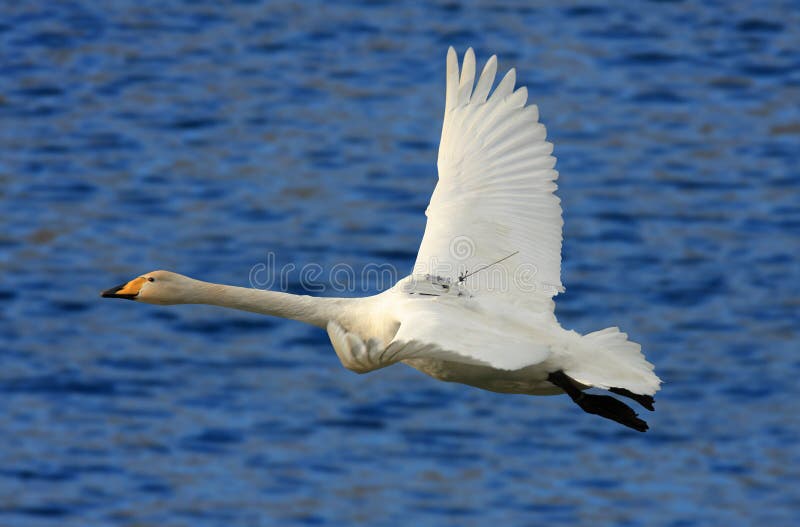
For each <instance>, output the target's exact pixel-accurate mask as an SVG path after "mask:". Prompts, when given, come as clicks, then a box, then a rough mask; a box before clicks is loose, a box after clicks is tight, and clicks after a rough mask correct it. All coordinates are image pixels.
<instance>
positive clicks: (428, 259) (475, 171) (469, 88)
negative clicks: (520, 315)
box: [414, 48, 563, 309]
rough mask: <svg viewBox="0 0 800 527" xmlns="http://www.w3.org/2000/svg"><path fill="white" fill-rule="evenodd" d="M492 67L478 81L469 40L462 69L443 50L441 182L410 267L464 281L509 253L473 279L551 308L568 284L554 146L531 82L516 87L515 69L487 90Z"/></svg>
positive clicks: (470, 283)
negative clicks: (532, 98) (531, 100)
mask: <svg viewBox="0 0 800 527" xmlns="http://www.w3.org/2000/svg"><path fill="white" fill-rule="evenodd" d="M496 70H497V58H496V57H495V56H492V57H491V58H490V59H489V61H488V62H487V63H486V66H485V67H484V68H483V72H482V73H481V76H480V78H479V80H478V83H477V85H475V86H474V87H473V83H474V80H475V54H474V53H473V51H472V48H470V49H468V50H467V52H466V54H465V55H464V64H463V68H462V71H461V75H460V76H459V71H458V58H457V56H456V52H455V50H454V49H453V48H450V50H449V51H448V53H447V94H446V100H445V114H444V126H443V128H442V138H441V143H440V145H439V160H438V167H439V182H438V184H437V185H436V189H435V190H434V192H433V196H432V197H431V201H430V205H429V206H428V209H427V211H426V212H425V214H426V216H427V217H428V223H427V225H426V227H425V235H424V236H423V239H422V245H421V246H420V250H419V254H418V256H417V262H416V264H415V267H414V273H415V274H431V275H438V276H442V277H447V278H450V279H452V280H458V279H459V277H463V276H464V275H465V274H469V273H473V272H476V271H478V270H479V269H481V268H483V267H485V266H488V265H490V264H492V263H493V262H497V261H498V260H501V259H503V258H506V257H509V256H510V255H513V256H510V257H509V258H507V259H506V260H503V261H502V262H499V263H497V264H495V265H492V267H491V268H490V269H487V270H486V271H481V272H478V273H476V274H475V275H474V276H472V275H471V276H469V277H468V278H467V279H466V280H465V281H464V283H465V285H466V286H467V288H468V289H470V290H471V291H476V290H479V291H481V292H484V291H491V292H495V293H504V294H507V295H510V296H511V297H513V298H514V299H515V300H521V301H525V300H529V301H531V302H532V303H539V304H541V305H548V306H551V309H552V302H550V301H549V299H550V297H552V296H554V295H555V294H557V293H558V292H559V291H563V287H562V285H561V276H560V275H561V228H562V225H563V221H562V219H561V206H560V205H559V199H558V198H557V197H556V196H555V194H554V191H555V190H556V188H557V187H556V184H555V180H556V178H557V177H558V173H557V172H556V171H555V170H554V169H553V167H554V166H555V163H556V160H555V158H554V157H553V156H551V155H550V154H551V152H552V150H553V145H552V144H551V143H548V142H546V141H545V135H546V131H545V127H544V125H542V124H541V123H539V122H538V118H539V113H538V109H537V107H536V106H535V105H533V106H525V103H526V101H527V98H528V91H527V88H525V87H521V88H519V89H517V90H516V91H515V90H514V83H515V78H516V74H515V71H514V70H513V69H512V70H510V71H509V72H508V73H507V74H506V76H505V77H504V78H503V80H502V81H500V84H498V86H497V87H496V88H495V89H494V92H493V93H492V94H491V96H489V93H490V91H491V88H492V84H493V83H494V77H495V73H496ZM542 301H546V302H545V303H544V304H542Z"/></svg>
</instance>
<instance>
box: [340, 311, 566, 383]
mask: <svg viewBox="0 0 800 527" xmlns="http://www.w3.org/2000/svg"><path fill="white" fill-rule="evenodd" d="M464 302H467V300H464V299H459V301H445V300H441V299H431V298H427V297H422V298H420V299H412V300H408V301H407V303H405V304H404V306H403V307H402V308H399V309H398V312H397V314H398V317H399V322H400V327H399V329H398V331H397V333H396V334H395V336H394V338H393V339H392V341H391V342H389V343H388V344H386V345H384V344H382V343H381V342H380V341H378V340H377V339H370V340H369V341H364V340H363V339H362V338H361V337H360V336H359V335H357V334H355V333H351V332H349V331H347V330H345V329H344V328H343V327H342V326H340V325H339V324H338V323H336V322H333V321H331V322H329V323H328V336H329V337H330V339H331V343H332V344H333V348H334V349H335V350H336V354H337V355H338V356H339V360H341V362H342V365H344V367H346V368H347V369H349V370H352V371H355V372H357V373H366V372H369V371H373V370H377V369H379V368H385V367H386V366H390V365H392V364H395V363H397V362H400V361H404V360H409V359H437V360H444V361H451V362H459V363H464V364H474V365H479V366H489V367H492V368H496V369H501V370H518V369H520V368H524V367H526V366H531V365H533V364H538V363H540V362H542V361H544V360H545V359H547V358H548V357H550V355H551V351H550V347H549V346H548V345H546V344H544V343H541V344H537V343H536V341H535V340H534V339H532V338H531V336H530V335H526V334H524V333H523V332H522V331H521V330H520V326H519V325H516V324H514V323H513V322H511V321H509V317H507V316H501V317H493V316H491V314H490V313H487V312H485V311H478V310H477V309H470V308H469V307H466V306H465V304H464ZM473 307H475V306H473ZM550 316H552V315H550ZM526 321H531V319H530V317H527V318H526Z"/></svg>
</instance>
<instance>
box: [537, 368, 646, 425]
mask: <svg viewBox="0 0 800 527" xmlns="http://www.w3.org/2000/svg"><path fill="white" fill-rule="evenodd" d="M547 380H548V381H550V382H551V383H552V384H554V385H556V386H558V387H559V388H561V389H562V390H564V392H566V394H567V395H569V397H570V398H571V399H572V400H573V401H574V402H575V404H577V405H578V406H580V407H581V408H582V409H583V411H584V412H586V413H590V414H595V415H599V416H600V417H605V418H606V419H611V420H612V421H616V422H617V423H619V424H622V425H625V426H627V427H629V428H633V429H634V430H637V431H639V432H644V431H646V430H647V428H648V426H647V423H646V422H644V421H643V420H641V419H639V417H638V416H637V415H636V412H634V411H633V408H631V407H630V406H628V405H627V404H625V403H623V402H622V401H619V400H617V399H614V398H613V397H611V396H610V395H594V394H590V393H583V392H582V391H581V390H579V389H578V388H577V387H576V386H575V383H574V382H573V380H572V379H571V378H570V377H569V376H567V374H565V373H564V372H563V371H561V370H559V371H556V372H553V373H551V374H550V375H549V376H548V377H547Z"/></svg>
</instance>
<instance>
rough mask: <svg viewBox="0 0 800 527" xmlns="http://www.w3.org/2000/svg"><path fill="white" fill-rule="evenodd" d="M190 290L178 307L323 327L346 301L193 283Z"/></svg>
mask: <svg viewBox="0 0 800 527" xmlns="http://www.w3.org/2000/svg"><path fill="white" fill-rule="evenodd" d="M193 282H194V283H193V284H192V287H191V289H190V290H189V291H187V292H186V294H185V295H184V298H182V299H181V302H180V303H182V304H210V305H214V306H222V307H229V308H232V309H240V310H242V311H250V312H253V313H261V314H264V315H272V316H275V317H281V318H290V319H292V320H299V321H301V322H305V323H307V324H311V325H314V326H318V327H321V328H324V327H326V326H327V324H328V322H329V321H331V320H336V319H337V318H338V317H339V315H340V312H341V309H342V307H343V305H344V304H346V303H348V302H349V301H351V300H352V299H349V298H325V297H314V296H306V295H292V294H289V293H279V292H277V291H265V290H262V289H250V288H246V287H235V286H231V285H222V284H213V283H209V282H201V281H200V280H193Z"/></svg>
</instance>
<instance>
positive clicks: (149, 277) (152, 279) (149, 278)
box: [147, 276, 156, 282]
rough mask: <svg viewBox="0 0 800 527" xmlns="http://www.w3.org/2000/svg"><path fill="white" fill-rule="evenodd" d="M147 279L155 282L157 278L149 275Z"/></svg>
mask: <svg viewBox="0 0 800 527" xmlns="http://www.w3.org/2000/svg"><path fill="white" fill-rule="evenodd" d="M147 281H148V282H155V281H156V279H155V278H153V277H152V276H148V277H147Z"/></svg>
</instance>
